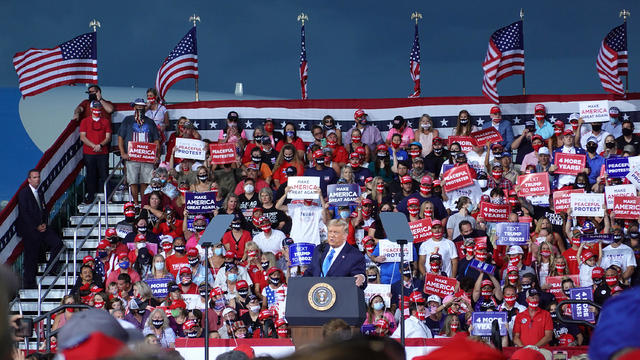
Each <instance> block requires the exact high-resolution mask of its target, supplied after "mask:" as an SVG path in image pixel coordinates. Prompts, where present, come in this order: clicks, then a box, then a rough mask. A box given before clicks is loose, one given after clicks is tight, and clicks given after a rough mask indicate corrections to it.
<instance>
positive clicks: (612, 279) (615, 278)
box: [604, 276, 618, 286]
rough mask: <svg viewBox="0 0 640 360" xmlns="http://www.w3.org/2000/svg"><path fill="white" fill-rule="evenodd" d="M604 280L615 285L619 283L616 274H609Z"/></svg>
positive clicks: (610, 284)
mask: <svg viewBox="0 0 640 360" xmlns="http://www.w3.org/2000/svg"><path fill="white" fill-rule="evenodd" d="M604 281H605V282H606V283H607V285H609V286H614V285H616V284H617V283H618V278H617V277H615V276H607V277H606V278H605V280H604Z"/></svg>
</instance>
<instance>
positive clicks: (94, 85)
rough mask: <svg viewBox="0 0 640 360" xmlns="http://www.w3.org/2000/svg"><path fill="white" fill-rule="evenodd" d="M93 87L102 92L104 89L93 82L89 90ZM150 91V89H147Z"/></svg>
mask: <svg viewBox="0 0 640 360" xmlns="http://www.w3.org/2000/svg"><path fill="white" fill-rule="evenodd" d="M91 88H96V90H98V91H100V92H102V89H100V86H98V85H96V84H92V85H89V87H88V88H87V90H89V89H91ZM147 91H148V90H147Z"/></svg>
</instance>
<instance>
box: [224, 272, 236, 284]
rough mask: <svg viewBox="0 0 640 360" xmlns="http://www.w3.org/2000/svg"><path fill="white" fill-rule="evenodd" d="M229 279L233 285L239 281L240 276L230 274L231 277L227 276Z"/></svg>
mask: <svg viewBox="0 0 640 360" xmlns="http://www.w3.org/2000/svg"><path fill="white" fill-rule="evenodd" d="M227 279H228V280H229V281H230V282H232V283H233V282H236V281H238V274H234V273H231V274H229V276H227Z"/></svg>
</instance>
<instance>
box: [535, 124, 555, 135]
mask: <svg viewBox="0 0 640 360" xmlns="http://www.w3.org/2000/svg"><path fill="white" fill-rule="evenodd" d="M535 123H536V134H537V135H540V136H542V138H543V139H545V140H547V139H548V138H550V137H552V136H553V125H551V123H550V122H548V121H546V120H545V121H544V125H542V127H540V125H538V122H537V121H535Z"/></svg>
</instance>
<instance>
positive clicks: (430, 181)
mask: <svg viewBox="0 0 640 360" xmlns="http://www.w3.org/2000/svg"><path fill="white" fill-rule="evenodd" d="M420 184H427V185H432V184H433V179H432V178H431V176H429V175H425V176H423V177H422V179H421V180H420Z"/></svg>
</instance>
